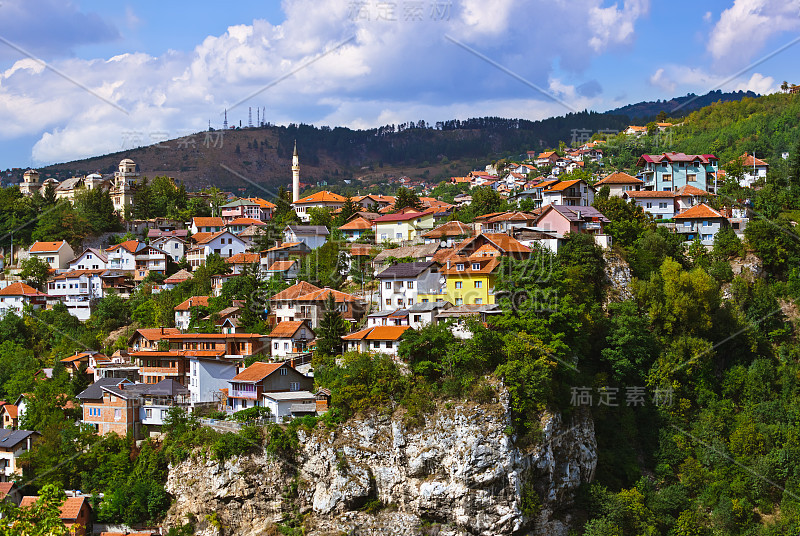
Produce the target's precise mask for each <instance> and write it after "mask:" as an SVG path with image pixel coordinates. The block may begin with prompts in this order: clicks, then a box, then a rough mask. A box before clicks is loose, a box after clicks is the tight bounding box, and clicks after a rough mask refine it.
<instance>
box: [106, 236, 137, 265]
mask: <svg viewBox="0 0 800 536" xmlns="http://www.w3.org/2000/svg"><path fill="white" fill-rule="evenodd" d="M146 246H147V244H145V243H144V242H139V241H138V240H126V241H125V242H122V243H120V244H115V245H113V246H111V247H108V248H106V251H105V253H106V255H107V256H108V264H107V267H108V268H109V269H110V270H126V271H133V270H135V269H136V254H137V253H138V252H139V251H140V250H141V249H143V248H145V247H146Z"/></svg>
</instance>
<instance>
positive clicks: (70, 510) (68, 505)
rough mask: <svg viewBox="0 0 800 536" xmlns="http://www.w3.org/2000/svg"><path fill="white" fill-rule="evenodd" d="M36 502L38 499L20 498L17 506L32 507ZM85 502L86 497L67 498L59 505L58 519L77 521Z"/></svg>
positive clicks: (33, 497) (31, 497)
mask: <svg viewBox="0 0 800 536" xmlns="http://www.w3.org/2000/svg"><path fill="white" fill-rule="evenodd" d="M38 500H39V497H36V496H31V495H28V496H27V497H23V498H22V501H20V503H19V506H20V508H28V507H30V506H33V505H34V504H35V503H36V501H38ZM85 502H86V497H67V500H66V501H64V504H62V505H61V515H60V516H59V517H61V519H62V520H64V521H70V520H73V519H78V515H79V514H80V511H81V508H82V507H83V505H84V503H85Z"/></svg>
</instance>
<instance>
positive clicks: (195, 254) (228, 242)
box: [186, 231, 247, 270]
mask: <svg viewBox="0 0 800 536" xmlns="http://www.w3.org/2000/svg"><path fill="white" fill-rule="evenodd" d="M246 250H247V244H245V242H244V241H243V240H242V239H241V238H239V237H238V236H236V235H235V234H233V233H231V232H230V231H220V232H218V233H212V234H210V235H207V236H204V237H202V238H201V239H200V240H198V241H197V245H195V246H194V247H192V248H191V249H190V250H189V251H188V252H187V254H186V260H187V261H189V264H190V265H191V267H192V270H196V269H197V268H198V267H199V266H202V265H204V264H205V263H206V257H208V256H209V255H211V254H212V253H216V254H217V255H219V256H221V257H223V258H226V259H227V258H228V257H233V256H234V255H238V254H239V253H244V252H245V251H246Z"/></svg>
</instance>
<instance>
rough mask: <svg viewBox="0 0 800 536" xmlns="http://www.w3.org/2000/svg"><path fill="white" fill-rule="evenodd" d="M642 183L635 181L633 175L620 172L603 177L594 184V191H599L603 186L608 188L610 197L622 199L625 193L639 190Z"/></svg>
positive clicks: (641, 181)
mask: <svg viewBox="0 0 800 536" xmlns="http://www.w3.org/2000/svg"><path fill="white" fill-rule="evenodd" d="M643 184H644V181H643V180H641V179H637V178H636V177H634V176H633V175H628V174H627V173H623V172H621V171H615V172H614V173H612V174H611V175H607V176H606V177H603V178H602V179H600V180H599V181H597V182H596V183H594V188H595V190H598V191H599V190H600V188H602V187H603V186H608V189H609V192H608V195H609V196H611V197H622V194H624V193H625V192H633V191H638V190H641V188H642V185H643Z"/></svg>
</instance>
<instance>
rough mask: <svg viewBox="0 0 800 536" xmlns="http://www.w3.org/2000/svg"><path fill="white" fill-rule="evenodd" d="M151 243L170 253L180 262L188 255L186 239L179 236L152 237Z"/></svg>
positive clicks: (173, 258) (174, 260)
mask: <svg viewBox="0 0 800 536" xmlns="http://www.w3.org/2000/svg"><path fill="white" fill-rule="evenodd" d="M150 245H151V246H153V247H156V248H158V249H159V250H161V251H163V252H164V253H166V254H167V255H169V256H170V257H171V258H172V260H173V262H176V263H177V262H180V260H181V259H182V258H183V257H184V255H186V240H185V239H184V238H181V237H179V236H160V237H158V238H152V239H151V240H150Z"/></svg>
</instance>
